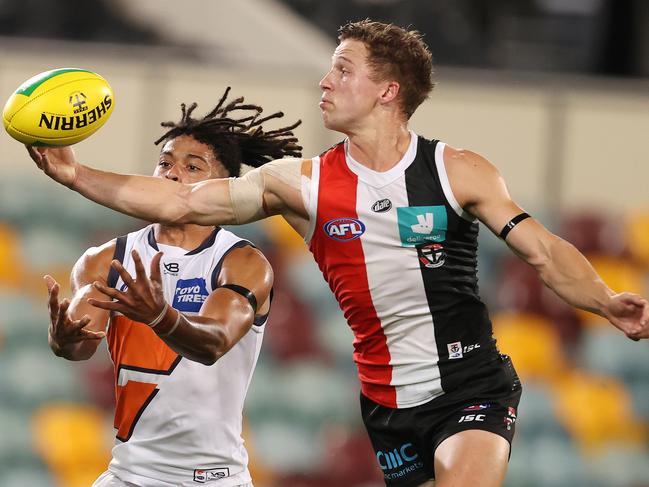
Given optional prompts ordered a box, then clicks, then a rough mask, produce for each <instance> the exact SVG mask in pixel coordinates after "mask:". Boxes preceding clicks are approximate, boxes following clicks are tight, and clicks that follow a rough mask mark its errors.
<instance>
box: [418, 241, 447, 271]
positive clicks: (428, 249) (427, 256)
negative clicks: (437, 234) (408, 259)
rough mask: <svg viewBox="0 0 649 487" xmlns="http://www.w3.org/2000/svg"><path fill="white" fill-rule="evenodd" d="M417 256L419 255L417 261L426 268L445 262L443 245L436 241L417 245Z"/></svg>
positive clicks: (439, 265) (441, 264)
mask: <svg viewBox="0 0 649 487" xmlns="http://www.w3.org/2000/svg"><path fill="white" fill-rule="evenodd" d="M417 256H418V257H419V262H421V263H422V264H423V265H424V267H426V268H428V269H436V268H438V267H442V266H443V265H444V263H445V262H446V252H445V251H444V246H443V245H441V244H437V243H429V244H424V245H419V246H418V247H417Z"/></svg>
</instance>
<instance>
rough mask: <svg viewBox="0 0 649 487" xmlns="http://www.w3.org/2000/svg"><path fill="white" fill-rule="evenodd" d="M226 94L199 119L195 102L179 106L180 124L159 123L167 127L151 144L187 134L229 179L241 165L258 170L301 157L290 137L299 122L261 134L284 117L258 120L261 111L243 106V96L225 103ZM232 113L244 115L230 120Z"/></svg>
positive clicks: (299, 147) (292, 137) (238, 170)
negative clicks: (205, 147)
mask: <svg viewBox="0 0 649 487" xmlns="http://www.w3.org/2000/svg"><path fill="white" fill-rule="evenodd" d="M229 93H230V87H228V88H227V89H226V90H225V93H223V96H222V97H221V100H220V101H219V103H218V105H216V107H214V109H212V111H210V113H208V114H207V115H205V116H204V117H203V118H201V119H196V118H193V117H192V113H193V112H194V110H195V109H196V107H197V106H198V104H197V103H192V104H191V105H190V106H189V107H187V106H186V105H185V104H184V103H182V104H181V105H180V108H181V110H182V117H181V119H180V121H179V122H178V123H175V122H163V123H161V124H160V125H161V126H163V127H168V128H169V130H168V131H167V132H166V133H165V134H164V135H163V136H162V137H160V138H159V139H158V140H156V141H155V145H158V144H160V143H161V142H166V141H168V140H172V139H175V138H176V137H179V136H181V135H189V136H191V137H193V138H194V139H196V140H197V141H199V142H201V143H203V144H206V145H208V146H210V147H211V148H212V150H213V151H214V155H215V157H216V158H217V159H219V161H220V162H221V163H222V164H223V166H224V167H225V168H226V169H227V171H228V173H229V174H230V176H231V177H237V176H239V175H240V174H241V164H246V165H248V166H252V167H259V166H262V165H263V164H265V163H267V162H270V161H272V160H275V159H281V158H282V157H286V156H292V157H300V156H301V155H302V146H300V145H298V140H297V137H295V136H294V134H293V129H295V128H296V127H297V126H298V125H300V124H301V123H302V121H301V120H298V121H297V122H295V123H294V124H292V125H289V126H287V127H283V128H280V129H276V130H269V131H267V132H265V131H264V129H263V127H262V124H263V123H264V122H267V121H269V120H272V119H274V118H281V117H283V116H284V114H283V113H282V112H276V113H273V114H272V115H268V116H267V117H261V118H260V115H261V113H262V112H263V109H262V108H261V107H260V106H258V105H248V104H244V103H243V97H239V98H236V99H235V100H232V101H231V102H229V103H227V104H226V99H227V97H228V94H229ZM235 111H243V112H247V113H244V114H243V116H242V117H241V118H234V117H233V116H232V113H233V112H235Z"/></svg>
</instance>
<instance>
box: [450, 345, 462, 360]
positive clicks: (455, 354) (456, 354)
mask: <svg viewBox="0 0 649 487" xmlns="http://www.w3.org/2000/svg"><path fill="white" fill-rule="evenodd" d="M446 347H447V348H448V358H449V359H456V358H462V357H464V354H462V342H453V343H449V344H448V345H446Z"/></svg>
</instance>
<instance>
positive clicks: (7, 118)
mask: <svg viewBox="0 0 649 487" xmlns="http://www.w3.org/2000/svg"><path fill="white" fill-rule="evenodd" d="M114 106H115V97H114V94H113V90H112V89H111V87H110V85H109V84H108V82H107V81H106V80H105V79H104V78H102V77H101V76H99V75H98V74H97V73H93V72H92V71H88V70H85V69H76V68H63V69H54V70H52V71H45V72H44V73H41V74H37V75H36V76H34V77H33V78H30V79H28V80H27V81H25V82H24V83H23V84H22V85H20V86H19V87H18V89H17V90H16V91H15V92H14V93H13V94H12V95H11V96H10V97H9V100H7V103H6V104H5V107H4V110H3V111H2V121H3V123H4V126H5V130H6V131H7V132H8V133H9V135H11V136H12V137H13V138H14V139H16V140H17V141H19V142H22V143H23V144H32V145H41V146H48V145H72V144H76V143H77V142H79V141H81V140H83V139H85V138H86V137H89V136H90V135H92V134H93V133H94V132H96V131H97V130H98V129H99V128H100V127H101V126H102V125H103V124H104V123H106V120H108V117H110V114H111V113H112V112H113V107H114Z"/></svg>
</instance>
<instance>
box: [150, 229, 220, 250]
mask: <svg viewBox="0 0 649 487" xmlns="http://www.w3.org/2000/svg"><path fill="white" fill-rule="evenodd" d="M153 231H154V233H155V239H156V242H158V243H161V244H164V245H172V246H174V247H180V248H182V249H185V250H187V251H191V250H194V249H195V248H197V247H198V246H199V245H200V244H202V243H203V241H204V240H205V239H206V238H207V237H208V236H209V234H210V233H212V231H214V228H213V227H205V226H202V225H191V224H187V225H162V224H160V223H156V224H155V225H154V226H153Z"/></svg>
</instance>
